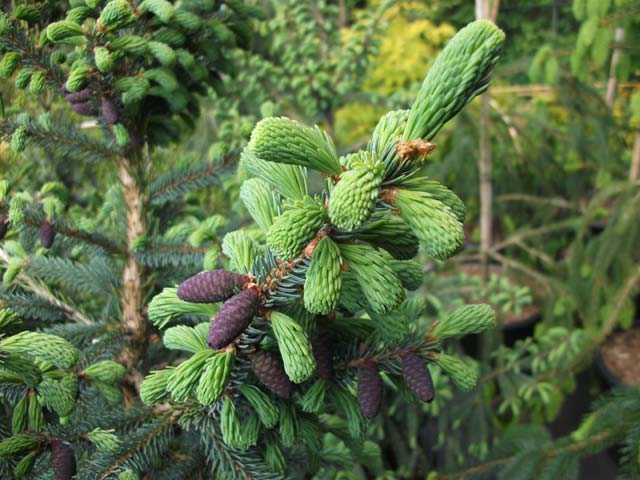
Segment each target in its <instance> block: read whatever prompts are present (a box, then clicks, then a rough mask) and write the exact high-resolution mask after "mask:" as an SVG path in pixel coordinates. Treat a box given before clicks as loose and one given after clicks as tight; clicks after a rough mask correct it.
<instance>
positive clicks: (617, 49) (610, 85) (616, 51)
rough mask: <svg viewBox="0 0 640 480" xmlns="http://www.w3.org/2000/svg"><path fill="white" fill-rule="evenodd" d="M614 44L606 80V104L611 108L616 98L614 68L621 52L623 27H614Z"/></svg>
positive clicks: (616, 82)
mask: <svg viewBox="0 0 640 480" xmlns="http://www.w3.org/2000/svg"><path fill="white" fill-rule="evenodd" d="M614 41H615V45H614V48H613V54H612V55H611V65H610V67H609V81H608V82H607V105H608V106H609V108H611V109H613V104H614V102H615V100H616V90H617V88H618V80H617V78H616V69H617V67H618V63H620V55H621V54H622V48H621V45H622V42H623V41H624V28H622V27H618V28H616V33H615V40H614Z"/></svg>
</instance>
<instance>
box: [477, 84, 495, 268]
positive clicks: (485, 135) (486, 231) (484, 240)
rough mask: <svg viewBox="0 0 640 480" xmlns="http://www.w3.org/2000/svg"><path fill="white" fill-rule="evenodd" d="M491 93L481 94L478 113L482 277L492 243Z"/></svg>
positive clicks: (486, 266) (487, 264)
mask: <svg viewBox="0 0 640 480" xmlns="http://www.w3.org/2000/svg"><path fill="white" fill-rule="evenodd" d="M490 101H491V94H490V93H489V92H488V91H487V92H485V93H483V94H482V110H481V114H480V155H479V156H478V176H479V179H480V254H481V261H482V277H483V278H484V279H485V280H486V279H487V278H488V277H489V250H490V249H491V244H492V238H491V234H492V226H493V225H492V223H493V222H492V217H493V212H492V210H493V185H492V183H491V134H490V129H489V127H490V123H491V116H490V113H491V106H490Z"/></svg>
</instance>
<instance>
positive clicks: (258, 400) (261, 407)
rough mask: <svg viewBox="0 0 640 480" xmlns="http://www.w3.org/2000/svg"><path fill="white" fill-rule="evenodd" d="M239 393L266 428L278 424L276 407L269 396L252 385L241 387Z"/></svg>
mask: <svg viewBox="0 0 640 480" xmlns="http://www.w3.org/2000/svg"><path fill="white" fill-rule="evenodd" d="M239 390H240V392H242V394H243V395H244V396H245V398H246V399H247V401H248V402H249V403H250V404H251V406H252V407H253V408H255V410H256V412H257V413H258V415H259V416H260V421H261V422H262V424H263V425H264V426H265V427H267V428H273V427H275V426H276V423H278V416H279V413H278V407H277V406H276V405H275V403H273V401H272V400H271V398H270V397H269V395H267V394H266V393H264V392H263V391H262V390H260V389H259V388H258V387H255V386H253V385H241V386H240V388H239Z"/></svg>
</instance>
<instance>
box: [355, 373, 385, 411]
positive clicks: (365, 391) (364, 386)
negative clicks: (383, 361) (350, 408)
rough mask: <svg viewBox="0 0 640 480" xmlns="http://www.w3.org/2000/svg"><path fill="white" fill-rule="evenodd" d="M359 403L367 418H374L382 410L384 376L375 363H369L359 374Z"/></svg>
mask: <svg viewBox="0 0 640 480" xmlns="http://www.w3.org/2000/svg"><path fill="white" fill-rule="evenodd" d="M358 403H360V410H362V413H363V414H364V416H365V417H367V418H373V417H375V416H376V415H378V413H379V412H380V405H382V378H380V372H378V367H376V366H375V365H367V366H366V367H364V368H363V369H362V370H361V371H360V375H359V376H358Z"/></svg>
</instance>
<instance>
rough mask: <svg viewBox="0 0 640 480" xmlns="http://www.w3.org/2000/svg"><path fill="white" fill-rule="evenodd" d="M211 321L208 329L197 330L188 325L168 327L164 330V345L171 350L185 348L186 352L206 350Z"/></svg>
mask: <svg viewBox="0 0 640 480" xmlns="http://www.w3.org/2000/svg"><path fill="white" fill-rule="evenodd" d="M209 327H210V323H208V322H207V323H206V330H204V329H202V330H197V329H195V328H194V327H187V326H186V325H177V326H175V327H171V328H168V329H167V330H166V332H164V337H163V338H162V342H163V343H164V346H165V347H167V348H169V349H171V350H184V351H186V352H191V353H196V352H199V351H201V350H206V349H207V348H208V347H207V343H206V342H207V337H206V335H207V331H208V329H209Z"/></svg>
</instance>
